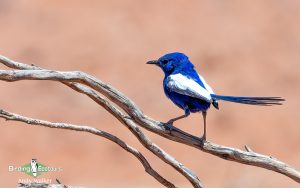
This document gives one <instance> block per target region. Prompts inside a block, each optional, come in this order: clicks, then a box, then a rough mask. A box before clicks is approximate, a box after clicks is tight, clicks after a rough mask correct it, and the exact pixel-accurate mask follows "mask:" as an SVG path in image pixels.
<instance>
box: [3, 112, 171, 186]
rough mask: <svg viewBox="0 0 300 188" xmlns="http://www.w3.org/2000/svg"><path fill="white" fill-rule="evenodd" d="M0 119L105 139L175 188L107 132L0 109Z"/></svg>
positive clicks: (141, 155)
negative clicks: (84, 133) (85, 133)
mask: <svg viewBox="0 0 300 188" xmlns="http://www.w3.org/2000/svg"><path fill="white" fill-rule="evenodd" d="M0 117H1V118H4V119H5V120H13V121H19V122H23V123H27V124H29V125H38V126H44V127H49V128H56V129H68V130H73V131H81V132H88V133H91V134H94V135H97V136H101V137H103V138H106V139H108V140H110V141H112V142H114V143H116V144H118V145H119V146H120V147H122V148H123V149H124V150H126V151H127V152H129V153H131V154H132V155H134V156H135V157H136V158H137V159H138V160H139V161H140V162H141V163H142V165H143V166H144V168H145V171H146V172H147V173H148V174H149V175H151V176H152V177H154V178H155V179H156V180H157V181H158V182H160V183H161V184H163V185H165V186H166V187H173V188H175V186H174V185H173V184H172V183H171V182H169V181H168V180H166V179H165V178H163V177H162V176H161V175H160V174H159V173H158V172H156V171H155V170H154V169H153V168H152V167H151V165H150V164H149V162H148V161H147V159H146V158H145V157H144V156H143V154H141V153H140V152H139V151H138V150H137V149H135V148H134V147H132V146H130V145H128V144H127V143H125V142H124V141H123V140H121V139H120V138H118V137H116V136H114V135H112V134H110V133H108V132H105V131H101V130H99V129H96V128H94V127H89V126H84V125H74V124H68V123H52V122H49V121H44V120H39V119H33V118H29V117H24V116H21V115H18V114H15V113H10V112H7V111H4V110H1V109H0Z"/></svg>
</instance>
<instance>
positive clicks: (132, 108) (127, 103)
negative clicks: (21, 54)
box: [0, 56, 300, 183]
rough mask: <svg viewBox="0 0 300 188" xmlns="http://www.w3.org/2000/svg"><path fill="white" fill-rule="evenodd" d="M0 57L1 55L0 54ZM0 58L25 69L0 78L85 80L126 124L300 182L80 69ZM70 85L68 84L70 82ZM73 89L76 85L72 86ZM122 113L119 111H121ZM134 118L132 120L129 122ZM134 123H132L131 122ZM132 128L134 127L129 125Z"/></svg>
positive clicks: (277, 165) (283, 167)
mask: <svg viewBox="0 0 300 188" xmlns="http://www.w3.org/2000/svg"><path fill="white" fill-rule="evenodd" d="M0 57H1V56H0ZM0 62H1V63H3V64H4V65H6V66H8V67H11V68H15V69H27V71H25V70H20V71H0V79H1V80H4V81H18V80H54V81H59V82H62V83H65V84H67V83H69V84H73V82H76V83H77V84H78V83H80V84H84V85H86V86H88V87H90V88H92V89H94V90H96V91H98V92H100V93H101V94H103V95H104V96H106V97H107V98H108V99H110V100H111V101H113V102H114V103H115V104H117V105H118V106H119V107H120V108H122V109H123V110H124V111H126V112H127V113H128V114H129V115H130V118H129V117H126V116H123V115H124V114H122V116H121V114H119V115H116V114H114V113H115V112H114V113H112V112H111V111H110V112H111V113H112V114H113V115H114V116H115V117H119V118H120V116H121V117H123V118H120V119H119V118H118V119H119V120H120V121H121V122H122V121H123V122H122V123H123V124H124V122H125V123H126V124H131V123H132V124H134V122H135V123H137V124H139V125H141V126H142V127H144V128H146V129H147V130H150V131H152V132H154V133H156V134H159V135H161V136H163V137H165V138H168V139H170V140H173V141H176V142H180V143H183V144H186V145H189V146H192V147H195V148H197V149H200V150H202V151H204V152H207V153H210V154H213V155H215V156H218V157H221V158H223V159H226V160H230V161H234V162H238V163H242V164H247V165H252V166H258V167H262V168H265V169H269V170H272V171H275V172H279V173H281V174H284V175H286V176H288V177H290V178H292V179H293V180H295V181H296V182H299V183H300V172H299V171H298V170H296V169H295V168H293V167H291V166H289V165H287V164H285V163H283V162H281V161H279V160H277V159H274V158H272V157H269V156H265V155H262V154H258V153H255V152H253V151H242V150H239V149H235V148H230V147H226V146H221V145H217V144H213V143H210V142H207V141H203V140H201V139H200V138H198V137H195V136H193V135H190V134H188V133H186V132H184V131H181V130H179V129H177V128H174V129H172V130H171V131H170V130H167V129H165V127H164V124H163V123H161V122H159V121H155V120H153V119H151V118H149V117H147V116H146V115H144V114H143V113H142V111H141V110H140V109H139V108H138V107H137V106H136V105H135V104H134V103H133V102H132V101H131V100H130V99H129V98H128V97H126V96H125V95H124V94H122V93H121V92H119V91H118V90H116V89H114V88H113V87H112V86H110V85H108V84H106V83H104V82H102V81H100V80H97V79H96V78H94V77H92V76H90V75H87V74H85V73H82V72H78V71H75V72H60V71H50V70H39V69H40V68H37V67H32V66H31V68H32V69H35V70H29V69H30V67H29V65H26V64H20V63H16V62H14V61H12V60H9V59H7V58H5V57H1V58H0ZM69 86H70V85H69ZM72 88H73V89H75V90H76V88H74V87H72ZM88 96H89V97H90V98H92V99H93V100H94V101H96V102H97V103H98V104H101V105H102V106H103V107H105V108H106V109H109V108H110V107H109V106H110V102H108V101H107V100H106V99H104V98H101V100H104V101H102V102H101V101H99V99H97V98H93V97H91V95H88ZM121 113H122V112H121ZM125 120H128V121H129V120H130V122H127V121H125ZM132 121H134V122H132ZM134 125H135V124H134ZM132 128H133V127H132Z"/></svg>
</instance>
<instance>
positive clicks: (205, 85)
mask: <svg viewBox="0 0 300 188" xmlns="http://www.w3.org/2000/svg"><path fill="white" fill-rule="evenodd" d="M198 76H199V78H200V80H201V81H202V83H203V85H204V87H205V88H206V90H207V91H208V92H209V93H210V94H215V93H214V91H213V90H212V88H211V87H210V86H209V85H208V84H207V83H206V82H205V80H204V78H203V77H202V76H201V75H200V74H198Z"/></svg>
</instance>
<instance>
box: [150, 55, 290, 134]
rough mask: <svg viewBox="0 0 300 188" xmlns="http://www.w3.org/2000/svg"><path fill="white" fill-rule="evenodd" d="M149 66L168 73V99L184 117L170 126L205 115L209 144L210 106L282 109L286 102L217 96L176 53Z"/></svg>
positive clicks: (166, 88) (260, 98)
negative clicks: (194, 115)
mask: <svg viewBox="0 0 300 188" xmlns="http://www.w3.org/2000/svg"><path fill="white" fill-rule="evenodd" d="M147 64H151V65H156V66H158V67H160V68H161V69H162V70H163V72H164V79H163V89H164V93H165V95H166V96H167V97H168V98H169V99H170V100H171V101H172V102H173V103H174V104H175V105H176V106H178V107H179V108H181V109H183V110H184V114H183V115H181V116H178V117H175V118H172V119H170V120H169V121H168V122H167V123H166V125H170V126H171V127H173V123H174V122H175V121H177V120H180V119H183V118H186V117H188V116H189V115H190V114H191V113H197V112H200V113H202V116H203V123H204V130H203V135H202V137H201V139H203V140H206V115H207V111H208V110H209V108H210V106H211V105H212V106H214V107H215V108H216V109H219V102H218V101H220V100H222V101H229V102H234V103H241V104H248V105H259V106H271V105H281V104H282V101H285V99H283V98H281V97H248V96H225V95H217V94H215V93H214V91H213V90H212V88H211V87H210V86H209V85H208V84H207V83H206V81H205V80H204V78H203V77H202V76H201V75H200V74H198V73H197V71H196V70H195V67H194V65H193V64H192V62H191V61H190V60H189V58H188V57H187V56H186V55H185V54H183V53H181V52H172V53H168V54H165V55H163V56H162V57H160V58H159V59H157V60H151V61H148V62H147Z"/></svg>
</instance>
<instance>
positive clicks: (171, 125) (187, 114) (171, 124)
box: [166, 107, 191, 130]
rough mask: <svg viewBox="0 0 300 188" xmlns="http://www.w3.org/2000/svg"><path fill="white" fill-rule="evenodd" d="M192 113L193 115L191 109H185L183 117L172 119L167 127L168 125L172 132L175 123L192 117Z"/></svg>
mask: <svg viewBox="0 0 300 188" xmlns="http://www.w3.org/2000/svg"><path fill="white" fill-rule="evenodd" d="M190 113H191V112H190V110H189V108H188V107H185V108H184V115H181V116H178V117H176V118H172V119H170V120H169V121H168V122H167V123H166V125H167V126H168V128H169V129H170V130H171V129H172V127H173V123H174V122H175V121H177V120H180V119H182V118H186V117H188V116H189V115H190Z"/></svg>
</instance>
